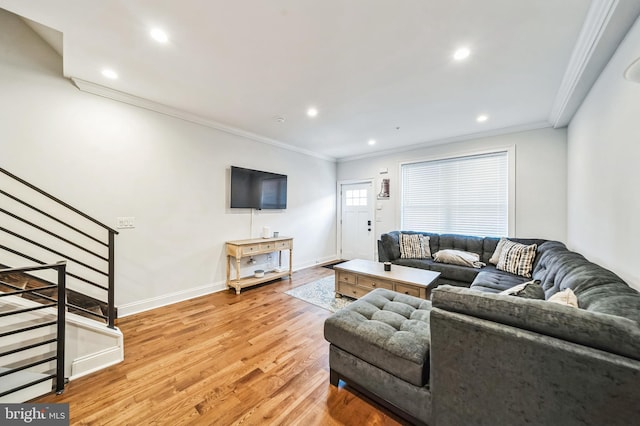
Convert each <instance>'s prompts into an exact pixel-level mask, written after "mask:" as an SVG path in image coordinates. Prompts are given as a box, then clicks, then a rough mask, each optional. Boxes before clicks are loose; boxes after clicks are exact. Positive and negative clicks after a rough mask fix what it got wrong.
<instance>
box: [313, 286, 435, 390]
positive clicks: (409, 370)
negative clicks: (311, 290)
mask: <svg viewBox="0 0 640 426" xmlns="http://www.w3.org/2000/svg"><path fill="white" fill-rule="evenodd" d="M430 311H431V302H430V301H428V300H423V299H419V298H416V297H412V296H407V295H405V294H401V293H396V292H393V291H390V290H386V289H381V288H380V289H376V290H374V291H372V292H371V293H369V294H367V295H366V296H365V297H363V298H362V299H359V300H357V301H355V302H354V303H352V304H351V305H349V306H348V307H346V308H344V309H342V310H340V311H338V312H337V313H336V314H334V315H332V316H331V317H330V318H329V319H327V321H326V322H325V328H324V333H325V338H326V339H327V340H328V341H329V342H331V344H332V345H335V346H337V347H339V348H341V349H342V350H344V351H347V352H349V353H352V354H358V356H359V357H360V358H361V359H362V360H364V361H366V362H368V363H369V364H372V365H374V366H376V367H378V368H380V369H382V370H385V371H387V372H388V373H390V374H392V375H394V376H396V377H399V378H401V379H403V380H405V381H407V382H409V383H411V384H414V385H416V386H423V385H424V384H426V383H427V381H428V377H429V341H430V334H429V314H430Z"/></svg>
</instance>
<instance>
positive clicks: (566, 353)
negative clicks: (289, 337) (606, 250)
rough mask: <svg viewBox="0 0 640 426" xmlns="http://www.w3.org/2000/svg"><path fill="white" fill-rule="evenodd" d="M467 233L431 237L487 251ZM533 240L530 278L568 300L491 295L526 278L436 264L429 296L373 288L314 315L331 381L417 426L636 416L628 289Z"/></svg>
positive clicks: (635, 328) (555, 245) (636, 366)
mask: <svg viewBox="0 0 640 426" xmlns="http://www.w3.org/2000/svg"><path fill="white" fill-rule="evenodd" d="M430 235H432V234H430ZM468 238H469V243H466V245H464V244H465V243H464V242H462V240H465V239H467V237H464V236H438V238H431V241H432V242H435V241H433V240H437V241H438V246H437V247H439V248H441V247H449V246H450V245H453V246H454V247H452V248H457V249H465V248H466V249H467V250H470V249H471V250H474V247H476V248H478V251H480V253H479V254H481V256H483V257H482V258H483V259H487V260H488V257H487V255H488V256H489V257H490V256H491V254H492V253H489V250H490V247H491V245H493V247H494V249H495V244H497V239H489V240H488V239H480V240H481V241H479V240H478V239H477V237H468ZM381 241H382V244H384V239H381ZM451 241H453V242H451ZM536 241H537V242H539V246H538V250H537V255H536V259H535V262H534V268H533V273H532V275H533V279H536V280H539V281H540V285H541V286H542V289H543V290H544V296H545V298H546V299H549V298H550V297H551V296H552V295H554V294H556V293H558V292H559V291H562V290H564V289H566V288H570V289H572V290H573V292H574V293H575V295H576V296H577V299H578V304H579V308H575V307H569V306H565V305H561V304H556V303H552V302H550V301H548V300H534V299H526V298H520V297H516V296H512V295H503V294H499V292H500V291H501V290H503V289H505V288H509V287H511V286H513V285H514V284H517V283H520V282H523V281H528V280H530V279H531V278H524V277H518V276H509V275H513V274H508V273H505V272H504V271H498V270H496V269H495V267H492V266H486V267H484V268H481V269H479V270H472V271H464V272H460V271H461V270H460V269H457V268H454V269H453V270H450V271H448V273H447V274H446V275H445V273H444V272H443V270H440V272H442V273H443V275H444V280H447V281H445V282H444V283H442V282H441V283H440V285H439V287H438V288H436V289H435V290H433V292H432V297H431V300H423V299H418V298H414V297H411V296H407V295H403V294H400V293H395V292H393V291H389V290H384V289H377V290H374V291H373V292H371V293H369V294H367V295H366V296H364V297H363V298H361V299H359V300H357V301H355V302H354V303H352V304H351V305H349V306H348V307H347V308H345V309H343V310H341V311H339V312H337V313H335V314H334V315H332V316H331V317H330V318H328V319H327V321H326V322H325V338H326V339H327V340H328V341H329V342H330V343H331V345H330V353H329V357H330V361H329V362H330V369H331V379H330V380H331V383H332V384H334V385H337V383H338V381H339V380H340V379H342V380H344V381H346V382H347V383H348V384H349V385H353V386H354V387H356V388H359V389H361V390H363V391H365V392H366V393H368V394H369V395H370V396H372V397H374V398H375V399H377V400H379V401H382V402H384V403H385V404H387V405H389V406H390V407H392V409H394V410H397V411H398V413H399V414H401V415H403V416H405V417H406V418H407V419H409V420H410V421H411V422H412V423H419V424H429V425H524V424H527V425H531V424H533V425H536V424H537V425H556V424H562V425H604V424H606V425H628V424H632V423H633V422H638V421H639V420H638V419H640V293H638V292H637V291H636V290H634V289H633V288H631V287H629V286H628V285H627V284H626V283H625V282H624V281H623V280H622V279H620V278H619V277H618V276H616V275H615V274H614V273H613V272H611V271H608V270H606V269H604V268H602V267H600V266H598V265H596V264H594V263H591V262H589V261H588V260H586V259H585V258H584V257H583V256H581V255H580V254H578V253H575V252H572V251H570V250H568V249H567V248H566V247H565V246H564V244H562V243H560V242H557V241H544V240H536ZM494 242H495V244H494ZM463 246H464V247H463ZM486 247H489V249H488V250H485V249H484V248H486ZM483 250H484V251H483ZM385 251H386V249H385ZM435 251H437V250H435ZM433 252H434V250H433V247H432V253H433ZM381 259H383V257H382V254H381ZM387 259H388V260H389V261H398V259H397V258H390V257H388V258H387ZM407 260H408V259H407ZM414 266H416V265H414ZM421 266H422V267H427V268H432V267H433V268H434V269H436V268H438V267H441V266H442V265H437V264H434V263H433V262H432V261H431V262H424V263H422V265H421ZM451 266H455V265H451ZM471 269H475V268H471ZM467 274H468V275H467ZM471 275H473V277H472V276H471ZM452 282H454V284H456V286H451V285H447V284H451V283H452ZM465 284H466V286H467V287H470V288H464V285H465Z"/></svg>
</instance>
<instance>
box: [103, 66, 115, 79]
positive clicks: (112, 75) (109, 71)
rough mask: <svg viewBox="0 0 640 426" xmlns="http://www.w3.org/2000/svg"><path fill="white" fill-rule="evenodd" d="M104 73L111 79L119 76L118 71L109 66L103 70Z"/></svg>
mask: <svg viewBox="0 0 640 426" xmlns="http://www.w3.org/2000/svg"><path fill="white" fill-rule="evenodd" d="M102 75H103V76H105V77H107V78H109V79H111V80H115V79H116V78H118V73H117V72H115V71H114V70H112V69H108V68H105V69H103V70H102Z"/></svg>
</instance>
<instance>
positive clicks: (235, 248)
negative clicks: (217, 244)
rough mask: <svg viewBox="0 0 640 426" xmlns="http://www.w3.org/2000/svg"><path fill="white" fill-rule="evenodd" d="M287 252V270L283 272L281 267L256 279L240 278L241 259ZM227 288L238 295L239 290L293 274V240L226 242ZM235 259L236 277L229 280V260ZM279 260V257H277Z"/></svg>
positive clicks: (258, 239)
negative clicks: (232, 289) (233, 290)
mask: <svg viewBox="0 0 640 426" xmlns="http://www.w3.org/2000/svg"><path fill="white" fill-rule="evenodd" d="M282 250H289V270H288V271H283V270H282V265H279V267H278V268H277V269H276V270H275V271H264V273H263V276H261V277H258V276H256V275H258V274H255V273H254V274H253V275H250V276H247V277H240V264H241V262H242V259H243V258H246V257H251V256H255V255H258V254H267V253H273V252H276V251H277V252H278V253H279V254H280V253H281V252H282ZM226 252H227V287H228V288H234V289H235V290H236V294H240V289H243V288H245V287H250V286H253V285H256V284H261V283H264V282H267V281H273V280H275V279H278V278H282V277H284V276H287V275H288V276H289V279H291V275H292V273H293V238H291V237H277V238H254V239H249V240H236V241H227V243H226ZM232 257H233V258H234V259H235V268H236V276H235V278H234V279H232V278H231V258H232ZM279 257H280V258H281V256H279Z"/></svg>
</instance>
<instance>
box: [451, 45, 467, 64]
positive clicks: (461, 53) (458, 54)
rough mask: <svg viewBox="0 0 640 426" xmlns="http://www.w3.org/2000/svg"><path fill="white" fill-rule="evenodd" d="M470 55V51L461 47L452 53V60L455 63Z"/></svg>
mask: <svg viewBox="0 0 640 426" xmlns="http://www.w3.org/2000/svg"><path fill="white" fill-rule="evenodd" d="M470 54H471V51H470V50H469V49H468V48H466V47H461V48H460V49H458V50H456V51H455V52H454V53H453V59H455V60H456V61H462V60H463V59H466V58H468V57H469V55H470Z"/></svg>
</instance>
